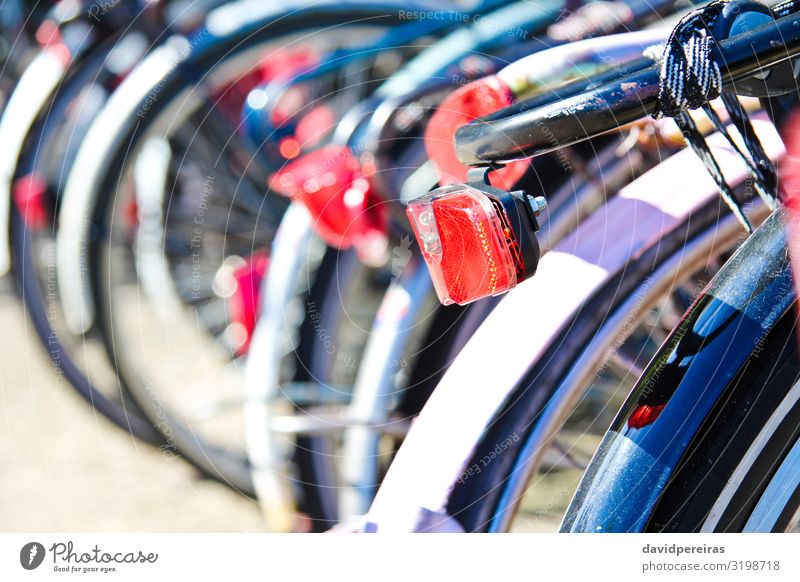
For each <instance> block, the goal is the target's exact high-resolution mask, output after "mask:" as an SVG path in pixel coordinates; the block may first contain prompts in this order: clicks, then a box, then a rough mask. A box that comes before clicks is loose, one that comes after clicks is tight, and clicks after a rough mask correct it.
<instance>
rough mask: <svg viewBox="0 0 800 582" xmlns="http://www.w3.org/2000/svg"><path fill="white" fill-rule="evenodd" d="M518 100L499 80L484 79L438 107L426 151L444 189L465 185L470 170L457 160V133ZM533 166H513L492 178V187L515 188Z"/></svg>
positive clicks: (427, 133)
mask: <svg viewBox="0 0 800 582" xmlns="http://www.w3.org/2000/svg"><path fill="white" fill-rule="evenodd" d="M515 99H516V98H515V96H514V94H513V93H512V91H511V89H510V88H509V87H508V85H506V84H505V83H504V82H503V81H502V80H501V79H499V78H498V77H496V76H490V77H484V78H483V79H480V80H478V81H475V82H473V83H469V84H468V85H465V86H464V87H461V88H460V89H457V90H456V91H454V92H452V93H451V94H450V95H448V96H447V97H446V98H445V99H444V100H443V101H442V102H441V104H440V105H439V107H437V109H436V112H435V113H434V114H433V116H432V117H431V119H430V121H429V122H428V125H427V127H426V129H425V151H426V152H427V154H428V157H429V158H430V159H431V160H432V161H433V163H434V164H436V168H437V169H438V170H439V174H440V180H441V183H442V184H444V185H447V184H454V183H459V182H463V181H464V180H465V179H466V177H467V170H468V169H469V168H468V167H467V166H465V165H464V164H462V163H461V162H460V161H459V160H458V157H457V156H456V150H455V147H454V146H453V136H454V135H455V133H456V130H457V129H458V128H459V127H461V126H462V125H465V124H467V123H469V122H470V121H473V120H475V119H478V118H479V117H484V116H486V115H489V114H491V113H494V112H496V111H499V110H500V109H502V108H504V107H507V106H509V105H511V104H512V103H513V102H514V100H515ZM529 165H530V162H528V161H527V160H518V161H515V162H511V163H509V164H508V165H506V166H505V167H503V168H499V169H497V170H496V171H495V172H494V173H493V174H492V184H494V185H495V186H498V187H502V188H512V187H513V186H514V184H515V183H516V182H517V181H518V180H519V179H520V178H521V177H522V175H523V174H525V172H526V171H527V169H528V166H529Z"/></svg>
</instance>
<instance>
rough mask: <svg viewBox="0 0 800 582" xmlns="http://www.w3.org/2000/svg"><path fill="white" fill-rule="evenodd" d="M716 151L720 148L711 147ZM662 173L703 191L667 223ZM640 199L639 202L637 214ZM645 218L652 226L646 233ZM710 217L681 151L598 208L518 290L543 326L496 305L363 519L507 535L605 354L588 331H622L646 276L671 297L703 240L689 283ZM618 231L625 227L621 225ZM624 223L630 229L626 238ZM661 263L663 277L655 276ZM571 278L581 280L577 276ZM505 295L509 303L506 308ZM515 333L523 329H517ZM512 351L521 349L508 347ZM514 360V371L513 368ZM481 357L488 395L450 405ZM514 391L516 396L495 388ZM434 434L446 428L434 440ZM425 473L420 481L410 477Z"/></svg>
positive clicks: (736, 167)
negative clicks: (513, 338) (499, 341)
mask: <svg viewBox="0 0 800 582" xmlns="http://www.w3.org/2000/svg"><path fill="white" fill-rule="evenodd" d="M760 131H766V132H770V131H771V132H772V133H771V139H770V144H771V150H770V151H771V152H772V155H777V154H778V153H779V152H780V150H781V146H780V141H779V140H778V139H777V136H775V133H774V130H772V129H771V125H770V124H768V123H767V124H766V125H764V124H763V122H762V125H761V127H760ZM716 144H717V147H719V146H720V142H719V141H717V142H716ZM722 149H723V150H724V147H723V148H722ZM722 157H723V158H726V159H725V163H726V164H728V165H726V168H729V169H730V170H731V171H732V173H734V174H736V175H737V178H738V181H739V183H741V181H743V180H744V175H745V169H744V168H743V167H742V164H741V163H740V162H739V161H738V160H737V159H736V158H735V156H731V155H730V154H729V153H728V154H726V155H723V156H722ZM678 167H680V168H681V170H680V171H678V170H677V168H678ZM737 172H738V173H737ZM665 175H670V176H673V177H672V178H671V180H672V184H671V185H675V186H676V187H678V188H679V187H680V185H679V184H678V183H680V184H684V185H685V186H686V188H691V187H694V188H697V184H703V190H702V194H701V193H700V191H697V192H695V195H693V196H691V200H686V202H687V203H688V204H687V205H686V206H683V205H682V204H679V206H680V207H681V211H679V212H675V211H676V210H677V208H678V206H676V207H674V208H673V210H672V211H670V212H669V214H664V213H662V212H660V211H658V210H656V209H657V208H658V205H659V204H663V203H665V202H666V201H667V199H669V200H670V203H676V202H677V198H676V196H677V193H675V192H674V191H673V194H672V195H666V193H665V192H664V190H665V188H664V184H665V183H664V182H663V179H662V178H659V177H658V176H665ZM678 175H680V176H681V178H686V179H687V180H688V181H687V182H685V183H684V182H683V181H682V180H676V179H675V178H674V176H678ZM684 193H685V192H684ZM637 200H638V202H637ZM644 200H647V202H646V203H644V205H642V203H643V202H644ZM659 201H660V202H659ZM637 207H638V211H637ZM651 212H653V213H654V214H652V218H653V221H650V222H649V223H648V224H645V223H647V222H648V219H647V218H646V216H648V215H650V213H651ZM625 216H627V218H624V217H625ZM634 216H636V218H635V219H634ZM719 217H720V208H719V204H718V201H717V198H716V191H715V188H714V186H713V184H711V183H710V180H709V179H708V178H707V177H706V176H705V175H704V169H703V167H702V165H701V164H699V163H698V162H697V161H696V160H694V159H693V158H692V154H691V153H690V152H681V153H680V154H676V155H675V156H673V157H672V158H670V159H669V160H667V161H666V162H664V163H663V164H661V165H659V166H658V167H656V168H655V169H654V170H651V171H650V172H649V173H648V174H645V175H644V176H643V177H642V178H640V179H639V180H637V181H636V182H634V183H633V184H632V185H631V186H630V187H628V188H626V189H623V191H622V192H621V193H620V194H619V195H618V196H617V197H616V198H614V199H613V200H612V201H611V202H609V203H608V204H607V205H606V208H604V209H602V210H601V211H598V212H597V213H595V215H593V216H592V217H590V218H589V219H588V220H587V221H585V222H584V223H582V224H581V226H580V227H579V229H578V230H577V231H576V233H575V234H574V235H573V236H572V237H568V238H567V239H566V240H565V241H564V242H562V244H561V245H559V247H558V248H557V249H556V252H553V253H551V254H549V255H547V256H545V257H543V265H547V264H549V262H551V261H552V262H553V265H554V266H555V265H556V264H557V263H558V264H559V267H555V268H554V271H553V274H554V278H553V279H552V287H550V284H548V283H547V280H548V279H549V276H548V275H547V273H548V272H549V267H545V270H544V271H542V266H543V265H542V264H540V270H539V272H538V273H537V275H536V277H534V278H533V279H532V281H533V283H526V284H525V286H523V287H522V288H523V289H524V288H526V287H527V288H529V289H530V291H529V292H530V293H531V294H532V295H531V296H535V297H536V305H539V304H540V302H542V301H545V297H552V299H551V300H549V301H546V303H547V304H548V305H549V308H548V314H547V317H546V318H545V314H544V312H541V311H539V310H534V311H533V312H530V319H529V320H526V322H527V323H525V324H523V323H522V322H521V321H520V319H521V317H522V316H523V314H524V313H528V310H530V306H529V305H528V304H527V300H526V299H525V298H524V296H523V295H524V294H523V293H522V292H520V293H516V292H512V294H510V295H509V296H508V297H507V298H506V299H504V301H503V302H501V303H500V305H499V306H498V307H497V308H495V310H494V311H493V312H492V314H491V315H490V317H489V318H488V319H487V322H486V323H485V324H484V326H482V327H481V328H480V329H479V331H478V333H477V334H476V336H474V337H473V339H472V340H471V341H470V342H469V343H468V344H467V346H466V347H465V349H464V351H463V352H462V354H461V355H460V357H459V360H462V358H463V360H462V362H463V364H462V363H461V362H459V360H457V361H456V362H455V363H454V364H453V366H452V367H451V369H450V370H449V371H448V374H446V375H445V379H444V380H443V381H442V383H441V384H440V385H439V386H438V387H437V390H436V391H435V392H434V394H433V396H432V397H431V399H430V400H429V403H428V405H427V406H426V408H425V409H423V412H422V413H421V415H420V417H419V418H418V420H417V422H416V424H415V426H414V429H413V430H412V431H411V432H410V433H409V436H408V437H407V439H406V442H405V443H404V445H403V447H402V448H401V449H400V451H399V452H398V455H397V457H396V459H395V462H394V464H393V465H392V467H391V468H390V470H389V474H388V476H387V479H386V480H385V481H384V485H383V487H382V488H381V490H380V491H379V493H378V497H377V498H376V501H375V504H374V505H373V508H372V509H371V510H370V514H369V515H368V520H369V521H374V522H375V523H376V527H377V528H378V531H381V529H383V530H386V531H391V530H394V529H395V528H399V529H416V530H436V529H437V528H445V529H450V530H451V529H452V528H454V527H455V528H457V529H461V530H465V531H502V530H506V529H508V528H509V527H510V525H511V521H512V518H513V517H514V516H515V515H516V514H517V512H518V509H519V503H520V501H521V499H522V497H523V493H524V491H525V490H526V485H527V484H528V483H529V482H530V479H531V478H532V477H533V475H534V474H535V470H536V467H537V466H538V463H539V462H540V461H541V455H542V454H543V453H544V451H545V450H546V449H547V446H546V445H547V444H548V443H549V441H550V439H551V438H552V436H553V435H554V433H555V431H556V429H557V428H558V427H559V426H560V425H561V422H562V421H563V420H564V416H565V414H566V413H567V411H568V410H569V408H570V407H571V406H572V405H573V404H574V402H575V401H576V399H578V398H579V396H580V395H581V394H583V393H584V391H585V390H586V389H587V388H588V387H589V385H590V380H591V378H592V376H593V374H594V372H596V371H597V369H598V368H599V365H601V364H602V362H603V355H604V353H605V352H604V351H603V350H598V346H597V342H593V341H592V339H593V337H594V336H595V331H596V330H597V329H598V327H600V326H602V325H603V324H604V322H608V323H607V325H609V326H617V327H616V329H617V330H619V326H622V327H623V329H626V328H625V316H624V311H620V312H617V308H618V307H620V306H621V305H624V303H625V301H626V300H629V299H630V298H631V297H632V295H631V294H632V293H633V294H634V295H633V297H635V290H636V289H637V287H638V286H639V285H640V284H641V282H642V281H643V280H644V279H645V278H646V277H647V276H648V275H650V274H652V277H653V279H654V283H653V284H652V285H651V286H650V287H649V288H650V289H651V290H652V289H660V293H661V295H660V296H661V297H664V295H665V294H668V291H669V289H670V285H669V283H670V282H671V281H672V279H673V277H674V276H675V271H674V269H675V268H676V267H677V269H678V272H681V270H680V267H681V265H682V264H683V263H684V262H683V261H682V252H683V251H682V249H683V247H684V245H685V243H686V241H687V240H695V241H700V242H698V243H697V244H695V245H693V246H690V248H691V250H692V252H693V253H698V254H694V255H693V260H691V261H689V260H687V261H686V262H685V265H686V266H685V270H684V271H682V273H683V274H682V276H681V278H683V279H686V278H687V277H688V276H689V275H690V274H691V273H692V272H693V271H694V270H695V268H696V267H697V266H698V262H696V261H697V260H698V257H699V260H700V263H699V264H700V265H702V262H703V261H704V260H705V256H704V255H703V252H705V253H708V252H709V249H710V248H712V247H711V246H709V245H711V244H713V242H714V240H715V237H716V234H715V232H716V231H715V230H714V229H713V228H711V229H709V227H711V226H714V225H716V224H717V221H718V220H719ZM617 220H620V222H617ZM723 222H724V221H723ZM623 223H624V224H625V225H626V226H624V227H623V226H622V225H623ZM632 224H633V225H636V228H634V229H633V231H630V229H631V225H632ZM614 225H619V227H620V228H621V229H622V230H621V231H620V232H625V233H626V234H625V235H624V236H612V237H610V238H608V239H607V241H606V245H605V246H606V247H607V248H602V246H598V241H602V240H603V233H607V232H609V230H608V229H612V230H613V229H614V228H615V227H614ZM639 228H642V229H643V231H641V234H642V235H643V237H644V238H643V239H642V240H641V243H638V242H635V241H637V240H638V237H639V236H640V235H637V234H636V231H637V230H639ZM726 228H727V229H728V232H729V233H733V234H732V235H730V234H729V235H728V236H729V238H728V241H729V244H734V243H735V242H736V236H735V233H736V227H735V225H733V226H731V221H730V220H728V224H727V226H726ZM595 229H597V231H596V232H595ZM582 232H583V235H582V234H581V233H582ZM598 237H599V238H598ZM628 237H630V238H628ZM731 239H732V240H731ZM581 241H583V242H581ZM629 243H630V244H629ZM582 244H588V245H589V247H590V250H589V252H588V254H582V251H580V250H579V249H580V248H581V246H582ZM723 248H724V247H723ZM729 248H730V247H729ZM633 249H636V250H635V254H632V252H633ZM697 249H701V251H699V252H698V250H697ZM559 251H560V252H559ZM576 251H577V253H578V255H577V256H579V257H582V258H581V259H580V261H578V262H576V261H574V260H573V257H574V255H573V253H574V252H576ZM562 253H564V254H562ZM601 257H605V259H604V258H601ZM582 261H588V262H587V263H583V262H582ZM670 261H672V264H670ZM562 262H563V264H562ZM567 265H571V267H570V269H571V271H572V272H573V273H574V274H575V277H571V278H570V281H571V283H570V286H569V287H566V288H565V287H564V285H563V279H562V277H561V276H560V275H558V274H557V273H561V272H563V271H562V270H561V269H562V268H564V267H566V266H567ZM589 265H594V266H592V267H590V266H589ZM670 266H671V268H672V269H673V271H672V272H670V271H669V270H667V271H657V270H656V269H659V268H661V267H664V268H669V267H670ZM584 267H585V268H584ZM597 267H600V269H599V270H598V269H597ZM578 272H580V273H582V275H581V276H580V277H578V275H577V273H578ZM656 273H657V274H658V278H656ZM536 281H539V283H536ZM661 283H666V284H667V285H666V289H664V288H663V287H660V284H661ZM539 285H543V286H545V285H546V286H547V287H548V288H549V289H550V290H548V291H545V288H544V287H539ZM570 287H572V288H570ZM567 291H569V292H567ZM586 293H588V295H587V294H586ZM512 296H513V297H516V298H517V301H511V299H512ZM560 305H563V306H564V310H563V312H562V309H561V307H557V306H560ZM503 313H505V316H503ZM615 313H623V315H622V316H621V321H620V317H612V314H615ZM520 325H525V326H529V327H526V329H525V330H524V331H523V329H522V328H521V327H520ZM515 326H516V327H515ZM510 329H518V330H520V331H521V332H523V333H525V334H526V335H525V336H523V337H524V338H525V339H524V341H523V339H522V337H521V338H520V341H518V342H516V343H512V344H510V345H508V344H506V343H504V345H503V346H502V348H498V347H493V346H496V337H497V336H498V334H508V333H510V331H509V330H510ZM548 330H550V331H548ZM629 331H631V330H627V331H626V335H627V333H628V332H629ZM597 337H598V338H602V339H603V340H604V341H607V342H610V344H606V345H613V342H614V339H615V338H616V335H615V334H614V333H611V334H610V336H609V334H599V335H598V336H597ZM517 344H518V347H514V346H515V345H517ZM584 350H586V351H584ZM515 354H516V355H515ZM526 354H527V355H526ZM531 356H534V357H533V358H532V357H531ZM515 357H516V358H518V362H519V363H518V364H512V363H511V362H512V361H513V359H514V358H515ZM487 358H488V362H490V364H489V365H488V366H487V368H486V371H485V372H484V373H483V374H481V380H480V383H481V384H482V385H484V386H489V387H492V388H491V389H488V390H485V392H481V393H475V392H474V391H472V392H471V393H470V394H471V397H470V399H469V407H468V408H467V409H463V408H458V407H457V405H456V404H455V403H456V402H464V399H465V385H466V384H465V382H467V378H468V377H469V378H470V380H469V382H470V384H469V385H474V384H475V382H476V381H478V379H477V378H476V377H475V376H476V370H475V368H474V366H470V365H467V364H468V362H469V361H470V360H471V361H476V360H477V359H484V360H485V359H487ZM501 362H503V363H502V365H501ZM523 362H525V364H524V365H523ZM587 376H588V377H587ZM512 385H513V386H515V388H514V389H510V390H506V389H504V388H501V387H502V386H508V387H510V386H512ZM459 406H463V405H459ZM452 410H460V413H459V414H458V415H456V417H462V418H455V419H451V420H445V419H446V418H447V417H448V416H450V417H452V416H453V413H452ZM434 411H436V412H434ZM428 414H430V416H429V417H428V416H427V415H428ZM429 422H430V423H431V424H428V423H429ZM443 422H444V423H445V424H442V423H443ZM434 424H435V425H436V429H435V430H436V431H438V432H439V434H440V435H442V434H443V433H444V434H447V435H450V436H448V437H446V438H445V437H444V436H439V437H438V439H439V442H440V447H437V451H432V450H428V449H424V447H425V445H423V441H426V440H427V442H430V441H429V438H430V437H428V436H427V434H426V433H427V432H428V431H430V430H433V426H434ZM448 425H449V426H448ZM443 426H447V427H448V429H449V430H445V431H443ZM456 427H458V428H456ZM417 431H419V432H418V433H417ZM412 437H413V438H412ZM445 441H446V442H445ZM498 448H499V449H500V452H497V449H498ZM440 449H446V450H448V452H449V457H447V458H445V457H444V456H443V453H441V452H439V451H440ZM487 459H488V461H487ZM423 467H424V468H423ZM423 474H424V475H426V476H425V477H419V476H420V475H423ZM411 475H416V476H417V477H416V478H417V479H418V481H419V482H418V483H414V484H413V486H412V485H411V482H410V481H409V479H410V478H411V477H410V476H411ZM401 490H403V491H404V494H403V496H404V499H402V500H401V499H399V496H400V491H401Z"/></svg>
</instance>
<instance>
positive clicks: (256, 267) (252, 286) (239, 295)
mask: <svg viewBox="0 0 800 582" xmlns="http://www.w3.org/2000/svg"><path fill="white" fill-rule="evenodd" d="M268 266H269V258H268V257H267V256H266V255H253V256H251V257H250V258H248V259H246V260H245V263H244V265H242V266H241V267H239V268H237V269H236V270H235V271H234V272H233V278H234V280H235V281H236V291H235V292H234V293H233V295H231V297H230V299H229V302H230V318H231V322H232V323H235V324H238V325H239V326H240V328H241V329H242V330H243V331H244V337H243V341H242V343H241V345H240V346H239V350H238V351H239V353H245V352H247V350H248V348H249V347H250V340H251V339H252V337H253V331H254V330H255V327H256V317H257V315H258V306H259V305H260V302H261V282H262V280H263V279H264V275H265V274H266V272H267V267H268Z"/></svg>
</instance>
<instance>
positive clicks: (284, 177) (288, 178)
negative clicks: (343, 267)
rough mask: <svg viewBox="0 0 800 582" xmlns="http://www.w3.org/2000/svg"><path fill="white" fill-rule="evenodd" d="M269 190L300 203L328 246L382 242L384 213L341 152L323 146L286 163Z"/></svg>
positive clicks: (355, 163) (348, 155)
mask: <svg viewBox="0 0 800 582" xmlns="http://www.w3.org/2000/svg"><path fill="white" fill-rule="evenodd" d="M270 187H271V189H273V190H275V191H276V192H279V193H282V194H284V195H286V196H290V197H291V198H292V199H293V200H297V201H299V202H302V203H303V204H304V205H305V206H306V208H308V210H309V212H310V213H311V215H312V216H313V217H314V218H315V219H316V223H315V229H316V231H317V233H319V235H320V236H321V237H322V238H324V239H325V242H326V243H328V244H329V245H330V246H333V247H337V248H343V249H344V248H350V247H352V246H356V247H359V246H361V245H367V246H369V247H370V248H374V247H375V244H376V239H378V238H380V239H385V237H386V235H385V233H386V223H387V216H386V212H385V209H384V207H383V206H381V204H380V200H379V198H378V196H377V195H375V194H374V193H373V191H372V188H371V187H370V183H369V180H368V179H367V176H366V175H365V173H364V171H363V170H362V168H361V165H360V164H359V161H358V159H357V158H356V157H355V156H354V155H353V154H352V153H351V152H350V150H349V149H348V148H347V147H345V146H335V145H330V146H326V147H324V148H322V149H319V150H317V151H315V152H311V153H310V154H307V155H305V156H303V157H301V158H298V159H296V160H294V161H292V162H290V163H288V164H287V165H286V167H285V168H284V169H283V170H281V171H279V172H278V173H277V174H275V176H274V177H273V179H272V182H271V185H270Z"/></svg>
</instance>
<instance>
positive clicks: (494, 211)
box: [406, 184, 525, 305]
mask: <svg viewBox="0 0 800 582" xmlns="http://www.w3.org/2000/svg"><path fill="white" fill-rule="evenodd" d="M406 212H407V213H408V216H409V218H410V219H411V226H412V228H413V229H414V233H415V234H416V236H417V240H418V241H419V244H420V247H421V248H422V255H423V257H424V259H425V262H426V263H427V264H428V269H429V270H430V273H431V278H432V279H433V283H434V287H435V288H436V292H437V294H438V295H439V300H440V301H441V302H442V303H443V304H444V305H450V304H452V303H458V304H459V305H465V304H467V303H470V302H472V301H475V300H477V299H481V298H483V297H488V296H491V295H497V294H499V293H503V292H505V291H508V290H509V289H512V288H513V287H515V286H516V285H517V283H518V282H519V281H521V280H522V279H523V278H524V273H525V265H524V263H523V261H522V258H521V255H520V252H519V245H518V243H517V240H516V237H515V235H514V232H513V230H512V228H511V226H510V224H509V221H508V216H507V215H506V212H505V210H504V209H503V207H502V206H501V205H500V203H499V202H497V201H496V200H493V199H492V198H491V197H489V196H487V195H486V194H485V193H483V192H481V191H480V190H477V189H476V188H473V187H471V186H468V185H465V184H453V185H450V186H446V187H444V188H439V189H438V190H435V191H434V192H431V193H430V194H428V195H426V196H422V197H420V198H416V199H414V200H412V201H411V202H410V203H409V205H408V208H407V210H406Z"/></svg>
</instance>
